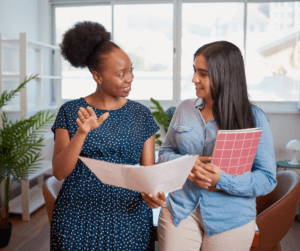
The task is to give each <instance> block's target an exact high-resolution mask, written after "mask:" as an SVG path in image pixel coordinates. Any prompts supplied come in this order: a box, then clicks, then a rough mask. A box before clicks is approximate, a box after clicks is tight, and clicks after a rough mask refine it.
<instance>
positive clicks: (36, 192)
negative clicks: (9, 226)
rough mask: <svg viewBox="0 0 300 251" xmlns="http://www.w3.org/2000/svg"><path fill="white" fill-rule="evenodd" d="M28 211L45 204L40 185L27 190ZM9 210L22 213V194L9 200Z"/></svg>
mask: <svg viewBox="0 0 300 251" xmlns="http://www.w3.org/2000/svg"><path fill="white" fill-rule="evenodd" d="M29 201H30V203H29V213H30V214H31V213H33V212H34V211H35V210H37V209H38V208H40V207H41V206H42V205H44V204H45V200H44V197H43V192H42V187H40V186H34V187H33V188H31V189H30V190H29ZM9 212H10V213H14V214H22V195H19V196H17V197H16V198H14V199H12V200H11V201H10V202H9Z"/></svg>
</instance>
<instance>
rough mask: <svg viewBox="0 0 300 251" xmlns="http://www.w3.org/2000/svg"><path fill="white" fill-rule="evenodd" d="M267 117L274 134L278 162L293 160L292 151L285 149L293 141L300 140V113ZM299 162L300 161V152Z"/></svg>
mask: <svg viewBox="0 0 300 251" xmlns="http://www.w3.org/2000/svg"><path fill="white" fill-rule="evenodd" d="M267 116H268V118H269V122H270V126H271V130H272V133H273V141H274V148H275V156H276V160H285V159H291V157H292V151H290V150H287V149H286V148H285V147H286V144H287V143H288V142H289V141H290V140H292V139H298V140H300V113H298V114H267ZM298 161H300V152H299V153H298Z"/></svg>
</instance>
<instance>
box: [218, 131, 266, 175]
mask: <svg viewBox="0 0 300 251" xmlns="http://www.w3.org/2000/svg"><path fill="white" fill-rule="evenodd" d="M261 133H262V131H261V130H256V131H246V132H245V131H244V132H221V131H219V134H218V137H217V141H216V146H215V150H214V155H213V158H212V159H213V160H212V163H213V164H215V165H217V166H219V167H220V168H221V169H222V170H223V171H224V172H226V173H228V174H233V175H239V174H242V173H244V172H248V171H250V170H251V168H252V164H253V160H254V157H255V154H256V149H257V146H258V143H259V140H260V136H261Z"/></svg>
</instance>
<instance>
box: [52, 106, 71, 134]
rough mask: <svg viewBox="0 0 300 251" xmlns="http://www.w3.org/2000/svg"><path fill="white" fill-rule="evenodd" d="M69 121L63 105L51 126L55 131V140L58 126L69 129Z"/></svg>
mask: <svg viewBox="0 0 300 251" xmlns="http://www.w3.org/2000/svg"><path fill="white" fill-rule="evenodd" d="M67 122H68V119H67V113H66V110H65V107H64V106H61V107H60V109H59V111H58V113H57V115H56V118H55V121H54V124H53V126H52V127H51V130H52V132H53V133H54V140H55V132H56V129H57V128H62V129H67V130H69V126H68V123H67Z"/></svg>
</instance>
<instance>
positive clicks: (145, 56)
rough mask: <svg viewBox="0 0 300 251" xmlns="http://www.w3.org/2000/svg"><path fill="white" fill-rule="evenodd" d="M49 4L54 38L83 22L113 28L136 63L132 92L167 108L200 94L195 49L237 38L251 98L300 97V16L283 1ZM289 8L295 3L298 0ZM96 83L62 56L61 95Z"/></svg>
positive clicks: (143, 100) (65, 96) (117, 0)
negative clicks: (194, 78)
mask: <svg viewBox="0 0 300 251" xmlns="http://www.w3.org/2000/svg"><path fill="white" fill-rule="evenodd" d="M51 2H52V4H53V6H54V12H53V13H54V14H55V15H54V17H55V18H54V24H55V29H56V32H55V34H56V43H57V44H58V43H60V41H61V37H62V34H63V33H64V31H65V30H67V29H68V28H70V27H71V26H72V25H73V24H74V23H76V22H78V21H82V20H91V21H97V22H99V23H101V24H103V25H104V26H105V27H106V28H107V29H108V30H109V31H111V32H112V36H113V40H114V41H115V42H116V43H117V44H118V45H119V46H120V47H121V48H123V49H124V51H125V52H126V53H127V54H128V55H129V56H130V58H131V60H132V62H133V66H134V68H135V69H134V74H135V78H134V81H133V86H132V87H133V88H132V91H131V93H130V95H129V98H130V99H134V100H138V101H139V102H141V103H144V104H145V105H148V106H150V105H151V103H150V101H149V99H150V98H151V97H153V98H155V99H158V100H160V101H161V103H162V104H163V105H165V107H166V108H167V107H169V106H171V105H173V106H177V105H178V104H179V102H180V101H181V100H184V99H188V98H195V97H196V96H195V90H194V84H193V83H192V76H193V68H192V64H193V54H194V52H195V51H196V50H197V49H198V48H199V47H200V46H202V45H203V44H205V43H208V42H213V41H217V40H227V41H230V42H233V43H234V44H236V45H237V46H238V47H239V48H240V49H241V51H242V53H243V55H244V58H245V66H246V77H247V84H248V92H249V96H250V99H251V100H252V101H254V102H260V101H268V102H270V101H272V102H273V103H274V104H275V103H276V102H279V101H280V102H281V101H287V102H290V101H292V102H299V100H300V73H299V72H300V63H299V62H300V59H299V58H300V56H299V55H300V53H299V47H300V45H299V43H300V28H299V26H296V24H297V23H298V19H297V18H298V17H297V15H298V14H297V12H291V10H290V9H287V8H286V6H287V5H285V4H284V2H274V1H273V2H272V1H271V0H270V1H269V0H268V1H261V2H258V1H255V2H254V1H250V0H248V1H247V0H246V1H244V0H243V1H242V0H236V2H232V1H228V2H227V1H222V0H220V2H210V3H209V2H208V1H204V0H199V1H196V0H182V1H174V0H164V1H159V0H147V1H145V2H146V3H145V2H144V1H143V3H141V2H142V1H136V0H128V1H126V0H123V1H121V0H115V1H114V2H113V3H110V2H109V1H104V0H99V1H98V2H99V4H97V5H91V4H92V2H93V1H92V0H80V1H75V0H70V1H69V2H70V3H71V2H72V3H74V4H75V3H76V4H77V3H78V2H79V3H80V4H81V5H78V6H76V5H75V6H74V4H73V5H72V6H71V5H67V4H65V5H62V4H60V2H61V0H51ZM84 4H85V5H87V4H90V5H89V6H84ZM288 6H289V8H291V7H292V8H296V7H297V2H296V1H291V2H289V5H288ZM224 10H226V11H224ZM245 13H246V16H245ZM285 13H286V14H285ZM281 16H284V17H285V18H284V19H282V18H281ZM245 18H246V20H245ZM82 83H84V87H83V84H82ZM95 89H96V86H95V83H94V81H93V79H92V77H91V74H90V73H89V72H88V70H79V69H74V68H73V67H70V65H68V63H67V62H66V61H64V62H63V99H64V100H68V99H74V98H78V97H82V96H86V95H88V94H90V93H92V92H93V91H94V90H95Z"/></svg>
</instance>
